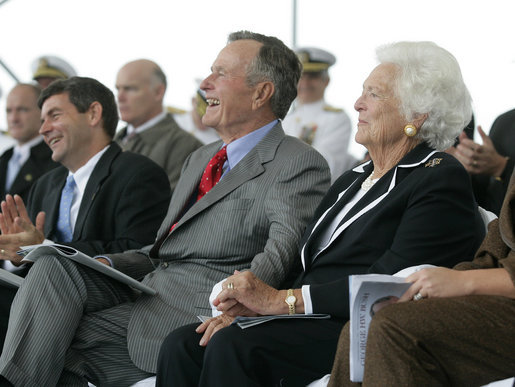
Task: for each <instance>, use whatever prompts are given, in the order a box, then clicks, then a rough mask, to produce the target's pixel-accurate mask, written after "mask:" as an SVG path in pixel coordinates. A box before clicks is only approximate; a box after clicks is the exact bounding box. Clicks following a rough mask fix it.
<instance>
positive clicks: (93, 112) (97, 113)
mask: <svg viewBox="0 0 515 387" xmlns="http://www.w3.org/2000/svg"><path fill="white" fill-rule="evenodd" d="M102 111H103V108H102V105H101V104H100V102H98V101H95V102H93V103H92V104H91V105H89V109H88V111H87V112H86V114H87V115H88V119H89V123H90V124H91V126H97V125H98V124H99V122H100V121H101V120H102Z"/></svg>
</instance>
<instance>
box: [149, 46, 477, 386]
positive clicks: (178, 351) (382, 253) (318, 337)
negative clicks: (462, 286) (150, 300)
mask: <svg viewBox="0 0 515 387" xmlns="http://www.w3.org/2000/svg"><path fill="white" fill-rule="evenodd" d="M378 58H379V61H380V64H379V65H378V66H377V67H376V68H375V69H374V70H373V71H372V72H371V74H370V76H369V77H368V78H367V79H366V80H365V82H364V84H363V93H362V95H361V96H360V97H359V98H358V100H357V101H356V104H355V109H356V110H357V111H358V113H359V117H358V131H357V134H356V141H357V142H359V143H360V144H363V145H364V146H365V147H366V148H367V149H368V151H369V154H370V158H371V160H370V161H369V162H367V163H365V164H362V165H360V166H358V167H357V168H355V169H353V170H352V171H348V172H346V173H345V174H343V175H342V176H341V177H340V178H339V179H338V180H337V181H336V182H335V183H334V184H333V186H332V187H331V188H330V189H329V191H328V193H327V195H326V196H325V197H324V199H322V202H321V204H320V206H319V208H318V209H317V211H316V213H315V216H314V218H313V222H312V223H311V224H310V225H309V226H308V227H307V229H306V232H305V235H304V238H303V241H302V243H301V246H300V259H299V262H302V267H301V265H300V264H299V269H300V270H299V271H300V274H299V275H298V276H297V278H296V280H295V281H294V283H293V286H292V287H291V289H288V287H289V286H288V287H286V286H287V285H285V288H283V289H282V290H277V289H274V288H272V287H270V286H269V285H267V284H266V283H264V282H262V281H261V280H259V279H258V278H257V277H256V276H254V275H253V273H252V270H253V268H252V266H251V267H249V270H248V271H245V272H241V273H235V275H233V276H231V277H229V278H228V279H227V280H226V281H225V282H223V284H222V289H223V290H222V291H221V292H220V293H219V294H218V296H217V298H216V299H215V300H214V305H216V306H217V308H218V310H219V311H220V312H223V314H222V315H220V316H217V317H214V318H212V319H211V320H209V321H207V322H205V323H203V324H201V325H200V326H196V325H195V326H186V327H183V328H180V329H178V330H176V331H174V332H172V334H170V335H169V336H168V338H167V339H166V340H165V342H164V344H163V346H162V347H161V353H160V361H159V365H158V384H160V385H167V386H168V385H220V386H221V385H227V386H233V385H242V386H243V385H266V386H273V385H278V384H279V383H283V384H284V383H287V382H291V383H293V384H294V385H302V383H304V384H306V383H307V382H309V381H310V380H313V379H316V378H318V377H320V375H324V374H326V373H329V372H330V370H331V366H332V363H333V360H334V355H335V351H336V344H337V341H338V336H339V333H340V331H341V328H342V327H343V325H344V324H345V322H346V321H347V320H348V319H349V294H348V276H349V275H352V274H364V273H388V274H393V273H395V272H397V271H399V270H401V269H403V268H405V267H408V266H413V265H418V264H422V263H431V264H435V265H440V266H447V267H450V266H452V265H454V264H455V263H457V260H459V259H461V260H466V259H471V258H472V256H473V254H474V252H475V250H476V249H477V247H478V246H479V244H480V242H481V240H482V238H483V236H484V225H483V223H482V221H481V219H480V217H479V215H478V212H477V206H476V204H475V202H474V199H473V195H472V190H471V186H470V181H469V177H468V174H467V172H466V171H465V169H464V168H463V167H462V165H461V164H460V163H459V162H458V161H457V160H456V159H454V158H453V157H452V156H450V155H448V154H446V153H444V152H441V151H442V150H444V149H446V148H447V147H449V146H450V145H452V143H453V141H454V139H455V138H456V136H457V135H458V134H459V133H460V132H461V130H462V129H463V127H464V126H465V125H466V124H467V123H468V122H469V121H470V117H471V99H470V95H469V93H468V91H467V88H466V87H465V85H464V83H463V80H462V77H461V72H460V69H459V66H458V64H457V62H456V60H455V59H454V57H453V56H452V55H451V54H450V53H448V52H447V51H446V50H444V49H442V48H440V47H438V46H436V45H435V44H433V43H430V42H418V43H410V42H403V43H397V44H392V45H389V46H385V47H382V48H380V49H379V50H378ZM464 225H466V227H464ZM288 313H296V314H312V313H326V314H330V315H331V318H329V319H325V320H311V319H295V320H276V321H270V322H267V323H265V324H262V325H259V326H255V327H252V328H248V329H245V330H242V329H240V328H239V327H238V326H234V325H232V326H227V325H228V324H229V323H230V322H231V321H232V319H233V317H234V316H237V315H274V314H288ZM199 342H200V345H199ZM281 381H282V382H281Z"/></svg>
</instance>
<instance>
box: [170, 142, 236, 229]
mask: <svg viewBox="0 0 515 387" xmlns="http://www.w3.org/2000/svg"><path fill="white" fill-rule="evenodd" d="M226 161H227V145H226V146H224V147H223V148H222V149H220V150H219V151H218V153H217V154H216V155H214V156H213V158H212V159H211V160H210V161H209V163H207V166H206V169H205V170H204V173H203V174H202V178H201V179H200V183H199V187H198V193H197V201H199V200H200V199H201V198H202V197H203V196H204V195H205V194H207V193H208V192H209V190H211V188H213V187H214V186H215V185H216V183H218V182H219V181H220V178H221V177H222V171H223V169H222V167H223V165H224V163H225V162H226ZM176 224H177V222H176V223H174V224H173V225H172V227H170V231H172V230H173V228H174V227H175V225H176Z"/></svg>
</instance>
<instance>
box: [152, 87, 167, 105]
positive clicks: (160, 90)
mask: <svg viewBox="0 0 515 387" xmlns="http://www.w3.org/2000/svg"><path fill="white" fill-rule="evenodd" d="M165 91H166V88H165V85H163V84H159V85H157V86H156V88H155V94H154V95H155V97H156V101H162V100H163V98H164V97H165Z"/></svg>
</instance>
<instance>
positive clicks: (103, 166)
mask: <svg viewBox="0 0 515 387" xmlns="http://www.w3.org/2000/svg"><path fill="white" fill-rule="evenodd" d="M120 152H121V149H120V147H119V146H118V145H117V144H116V143H111V145H110V147H109V148H108V149H107V150H106V152H105V153H104V154H103V155H102V157H100V160H98V162H97V165H95V168H94V169H93V172H92V173H91V176H90V177H89V179H88V183H87V184H86V189H85V190H84V195H83V196H82V201H81V203H80V208H79V213H78V214H77V220H76V222H75V229H74V231H73V240H78V239H80V238H81V234H82V229H83V228H84V223H85V221H86V219H87V217H88V214H89V211H90V210H91V206H92V205H93V203H94V201H95V199H96V194H97V192H98V191H99V190H100V188H101V187H102V183H103V182H104V180H105V179H106V178H107V177H108V176H109V173H110V170H111V164H112V163H113V160H114V159H115V158H116V157H117V156H118V154H119V153H120Z"/></svg>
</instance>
